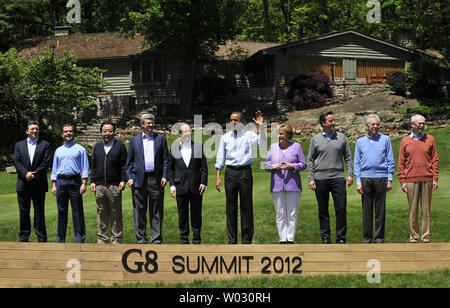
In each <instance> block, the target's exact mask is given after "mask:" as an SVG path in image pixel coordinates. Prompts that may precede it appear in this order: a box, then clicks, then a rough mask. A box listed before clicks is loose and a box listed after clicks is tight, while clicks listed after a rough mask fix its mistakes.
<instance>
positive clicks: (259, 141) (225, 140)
mask: <svg viewBox="0 0 450 308" xmlns="http://www.w3.org/2000/svg"><path fill="white" fill-rule="evenodd" d="M253 121H254V122H255V123H256V125H257V127H258V128H259V126H260V125H261V124H263V122H264V118H263V115H262V113H261V111H258V112H257V113H256V119H253ZM241 122H242V114H241V113H240V112H238V111H236V112H233V113H232V114H231V116H230V124H231V127H232V130H231V131H229V132H228V133H226V134H225V135H223V136H222V138H221V139H220V145H219V150H218V152H217V159H216V164H215V167H216V189H217V191H219V192H220V189H221V187H222V180H221V179H220V173H221V170H222V169H223V168H224V167H225V166H227V168H226V170H225V194H226V212H227V233H228V239H229V242H228V243H229V244H237V213H238V212H237V208H238V195H239V198H240V213H241V232H242V244H251V243H252V239H253V232H254V226H253V196H252V195H253V176H252V168H251V165H252V164H253V158H252V157H253V155H252V153H253V150H252V148H253V147H254V146H260V145H265V144H266V142H267V137H266V132H265V130H261V136H258V134H256V133H255V132H252V131H246V130H244V129H243V124H242V123H241Z"/></svg>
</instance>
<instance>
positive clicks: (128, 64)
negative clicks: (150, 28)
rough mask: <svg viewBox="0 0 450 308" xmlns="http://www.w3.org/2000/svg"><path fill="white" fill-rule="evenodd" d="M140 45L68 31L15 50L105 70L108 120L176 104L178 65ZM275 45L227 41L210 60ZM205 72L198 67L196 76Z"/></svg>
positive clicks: (27, 56) (118, 37)
mask: <svg viewBox="0 0 450 308" xmlns="http://www.w3.org/2000/svg"><path fill="white" fill-rule="evenodd" d="M143 39H144V37H143V36H140V35H136V36H135V37H134V38H131V37H128V36H125V35H123V34H122V33H120V32H105V33H86V34H70V27H56V28H55V36H49V37H40V38H32V39H27V40H23V41H21V42H19V43H17V44H16V46H14V47H15V48H16V49H17V50H18V52H19V55H20V56H21V57H23V58H25V59H33V58H35V57H37V56H38V55H40V54H42V52H43V51H44V50H48V49H53V53H54V56H55V57H56V58H59V57H62V56H63V55H64V53H65V52H67V51H71V52H72V54H73V56H74V58H75V60H77V65H80V66H85V67H99V68H102V69H105V70H106V72H105V73H103V76H102V77H103V78H104V79H105V80H107V81H108V82H109V85H108V86H106V87H105V88H104V92H103V93H102V94H104V97H103V99H100V107H101V108H102V106H104V107H106V108H104V110H108V112H109V113H108V114H107V115H106V116H108V117H109V116H111V112H112V113H113V114H112V115H113V116H120V115H121V114H122V113H123V112H124V110H121V108H123V106H125V105H126V106H128V107H127V108H128V109H129V110H126V111H125V112H127V111H129V112H131V113H132V112H133V111H135V110H136V111H139V110H142V109H144V108H145V107H147V106H154V105H166V106H170V105H174V104H175V105H176V104H179V98H180V93H181V84H180V81H179V77H180V76H181V74H180V67H179V64H178V62H177V59H175V58H173V57H170V56H168V55H166V54H164V53H161V52H156V51H155V50H153V49H152V48H149V47H144V46H143V45H142V41H143ZM276 45H279V44H275V43H261V42H237V41H228V42H226V43H225V44H224V45H221V46H219V50H218V51H217V52H216V55H215V57H216V59H217V60H218V61H221V60H227V59H228V57H230V56H231V55H233V51H234V52H235V51H238V52H241V53H242V54H243V55H245V56H246V57H248V56H251V55H253V54H254V53H256V52H258V51H260V50H261V49H265V48H269V47H273V46H276ZM206 66H207V65H205V64H203V63H201V64H199V65H198V67H199V69H200V70H201V69H203V67H205V69H206ZM241 86H244V85H241ZM102 100H103V101H102ZM118 101H120V102H119V103H118V104H117V102H118ZM108 105H113V106H108Z"/></svg>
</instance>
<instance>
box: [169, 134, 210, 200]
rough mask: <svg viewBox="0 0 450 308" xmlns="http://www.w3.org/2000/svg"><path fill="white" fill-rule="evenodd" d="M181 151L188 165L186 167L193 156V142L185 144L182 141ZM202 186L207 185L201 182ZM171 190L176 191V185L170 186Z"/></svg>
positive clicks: (187, 165)
mask: <svg viewBox="0 0 450 308" xmlns="http://www.w3.org/2000/svg"><path fill="white" fill-rule="evenodd" d="M180 152H181V157H182V158H183V161H184V164H185V165H186V167H189V163H190V161H191V156H192V144H191V142H189V143H188V144H187V145H183V143H182V142H180ZM200 186H201V187H206V185H204V184H200ZM170 190H171V191H176V190H177V189H176V186H175V185H172V186H170Z"/></svg>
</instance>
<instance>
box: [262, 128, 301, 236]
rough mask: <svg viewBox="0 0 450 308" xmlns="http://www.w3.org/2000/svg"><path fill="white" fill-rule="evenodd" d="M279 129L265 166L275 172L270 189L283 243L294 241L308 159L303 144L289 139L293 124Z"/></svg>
mask: <svg viewBox="0 0 450 308" xmlns="http://www.w3.org/2000/svg"><path fill="white" fill-rule="evenodd" d="M278 131H279V132H278V140H279V143H274V144H272V145H271V146H270V149H269V153H268V154H267V159H266V163H265V168H266V169H267V170H268V171H270V172H271V173H272V175H271V179H270V192H271V193H272V198H273V202H274V205H275V213H276V223H277V228H278V234H279V236H280V244H293V243H294V237H295V228H296V225H297V215H298V208H299V206H300V195H301V191H302V183H301V179H300V171H301V170H303V169H305V168H306V160H305V156H304V155H303V151H302V147H301V145H300V143H297V142H290V141H289V139H290V138H292V135H293V131H292V127H291V126H289V125H286V124H282V125H280V126H279V128H278Z"/></svg>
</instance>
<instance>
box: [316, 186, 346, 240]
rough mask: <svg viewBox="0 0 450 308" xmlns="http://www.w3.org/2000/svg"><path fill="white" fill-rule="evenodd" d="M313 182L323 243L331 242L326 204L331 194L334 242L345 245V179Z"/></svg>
mask: <svg viewBox="0 0 450 308" xmlns="http://www.w3.org/2000/svg"><path fill="white" fill-rule="evenodd" d="M315 182H316V191H315V192H316V198H317V203H318V205H319V223H320V235H321V236H322V240H323V241H324V242H325V241H327V242H328V241H331V238H330V215H329V212H328V202H329V199H330V192H331V195H332V196H333V201H334V210H335V212H336V242H338V241H343V242H344V243H345V242H346V241H347V191H346V189H345V185H346V181H345V178H334V179H326V180H315Z"/></svg>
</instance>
